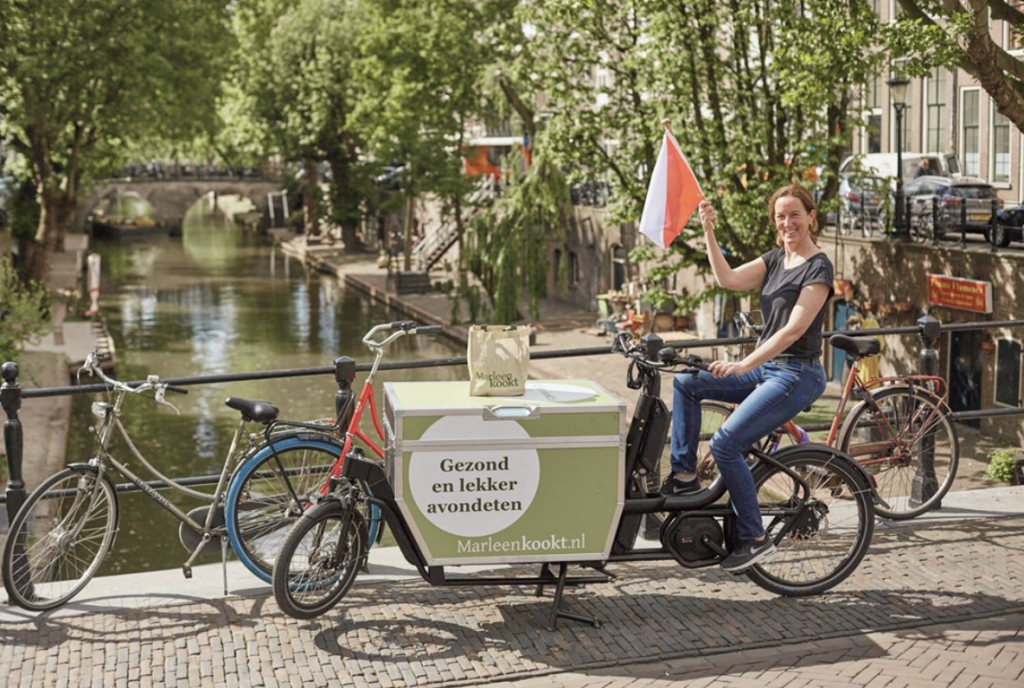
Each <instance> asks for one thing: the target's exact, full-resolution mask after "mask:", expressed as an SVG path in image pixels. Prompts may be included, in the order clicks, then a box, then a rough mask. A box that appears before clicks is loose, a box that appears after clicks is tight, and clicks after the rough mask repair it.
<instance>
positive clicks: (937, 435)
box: [698, 313, 960, 520]
mask: <svg viewBox="0 0 1024 688" xmlns="http://www.w3.org/2000/svg"><path fill="white" fill-rule="evenodd" d="M737 322H738V323H739V324H740V325H741V327H742V329H743V330H744V331H748V332H754V333H757V332H758V331H759V326H758V325H757V324H756V323H755V322H754V320H753V319H752V318H751V317H750V315H749V314H747V313H741V314H738V315H737ZM829 345H830V346H832V347H833V348H835V349H838V350H840V351H844V352H845V353H846V355H847V357H848V359H849V361H850V369H849V372H848V373H847V375H846V379H845V381H844V382H843V391H842V394H841V396H840V398H839V404H838V406H837V407H836V411H835V414H834V415H833V418H832V424H831V426H830V428H829V433H828V437H827V439H826V440H825V444H827V445H829V446H833V447H836V448H838V449H839V450H841V451H842V452H844V453H845V454H848V455H849V456H851V457H852V458H853V459H855V460H856V461H857V462H858V463H859V464H860V465H861V466H862V467H863V468H864V469H865V471H866V472H867V474H868V476H869V478H870V479H871V485H872V489H873V490H874V494H875V511H876V513H878V515H879V516H882V517H884V518H888V519H893V520H905V519H911V518H914V517H916V516H920V515H921V514H923V513H925V512H927V511H929V510H930V509H933V508H935V507H936V506H938V505H939V503H940V502H941V501H942V498H943V497H944V496H945V495H946V493H947V492H949V490H950V488H951V487H952V485H953V480H954V479H955V478H956V471H957V467H958V465H959V461H960V441H959V438H958V436H957V432H956V427H955V426H954V425H953V416H952V411H951V410H950V408H949V406H948V404H947V402H946V399H947V396H948V389H947V387H946V382H945V380H943V379H942V378H941V377H938V376H937V375H897V376H892V377H882V378H877V379H874V380H868V381H864V380H861V378H860V374H859V373H860V362H861V360H862V359H863V358H864V357H866V356H873V355H876V354H877V353H878V351H879V343H878V341H877V340H876V339H874V338H860V337H849V336H846V335H834V336H833V337H832V338H831V339H830V340H829ZM851 398H854V399H857V400H858V403H857V404H856V405H855V406H854V407H853V408H852V409H851V411H850V413H849V415H848V416H845V417H844V413H845V411H846V407H847V405H848V403H849V402H850V400H851ZM701 413H702V427H701V445H700V447H699V454H698V473H699V474H700V475H701V477H702V479H703V480H714V479H716V477H717V469H716V468H715V464H714V459H713V458H712V457H711V451H710V447H709V446H708V443H707V440H708V439H710V437H711V436H712V435H713V434H714V432H715V431H716V430H717V429H718V427H719V426H720V425H721V424H722V423H724V422H725V420H726V419H727V418H728V417H729V415H730V414H731V413H732V407H731V406H730V405H729V404H725V403H722V402H718V401H703V402H701ZM785 439H788V440H789V441H790V442H791V443H793V444H806V443H807V442H809V441H810V439H809V437H808V434H807V432H806V431H805V430H804V429H803V428H801V427H800V426H799V425H797V424H796V423H795V422H794V421H789V422H787V423H785V424H784V425H783V426H782V427H781V428H779V429H778V430H776V431H775V432H774V433H772V434H771V435H770V436H769V437H767V438H766V439H765V441H764V443H763V444H762V446H761V449H762V450H763V451H767V452H769V453H772V452H774V451H776V450H778V449H779V447H780V446H782V444H783V441H784V440H785Z"/></svg>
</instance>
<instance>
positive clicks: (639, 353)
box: [612, 332, 708, 375]
mask: <svg viewBox="0 0 1024 688" xmlns="http://www.w3.org/2000/svg"><path fill="white" fill-rule="evenodd" d="M659 341H660V340H659ZM612 351H613V352H616V353H621V354H622V355H623V356H625V357H626V358H628V359H630V360H631V361H634V362H636V364H637V365H640V366H643V367H644V368H647V369H648V370H655V371H661V372H668V371H675V370H679V372H681V373H690V374H691V375H696V374H697V373H698V372H700V371H701V370H708V363H706V362H705V361H704V359H703V358H701V357H700V356H698V355H696V354H687V355H686V356H684V357H682V358H680V357H679V351H678V350H676V349H674V348H672V347H670V346H666V347H662V348H660V349H658V350H657V351H653V352H652V351H645V347H643V346H641V345H639V344H634V343H633V341H632V337H631V335H630V334H629V333H628V332H620V333H619V334H618V335H617V336H616V337H615V341H614V342H613V343H612ZM680 368H682V369H681V370H680Z"/></svg>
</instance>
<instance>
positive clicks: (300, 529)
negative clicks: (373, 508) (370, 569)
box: [273, 496, 367, 619]
mask: <svg viewBox="0 0 1024 688" xmlns="http://www.w3.org/2000/svg"><path fill="white" fill-rule="evenodd" d="M366 535H367V533H366V522H365V520H364V519H363V516H362V514H361V513H360V512H359V510H358V509H356V508H355V507H354V505H353V504H352V503H351V502H350V501H348V497H347V496H343V497H342V498H341V499H330V500H329V501H327V502H324V503H323V504H320V505H318V506H315V507H313V508H312V509H310V510H309V511H308V512H307V513H306V514H305V515H304V516H303V517H302V518H301V519H299V520H298V521H296V523H295V525H294V526H293V527H292V529H291V530H290V531H289V532H288V536H287V537H286V538H285V539H284V542H283V543H282V545H281V552H280V554H278V557H277V563H276V564H275V565H274V580H273V587H274V599H275V600H277V604H278V605H279V606H280V607H281V610H282V611H284V613H285V614H287V615H288V616H291V617H294V618H296V619H312V618H315V617H317V616H320V615H321V614H324V613H326V612H328V611H330V610H331V609H332V608H333V607H334V605H336V604H337V603H338V602H340V601H341V598H343V597H344V596H345V594H346V593H347V592H348V591H349V588H351V587H352V583H353V582H355V579H356V574H358V573H359V569H360V568H362V566H363V564H364V562H365V561H366V556H367V543H366Z"/></svg>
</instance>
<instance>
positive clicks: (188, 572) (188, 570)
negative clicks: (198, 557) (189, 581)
mask: <svg viewBox="0 0 1024 688" xmlns="http://www.w3.org/2000/svg"><path fill="white" fill-rule="evenodd" d="M181 572H182V573H183V574H185V578H192V564H182V566H181Z"/></svg>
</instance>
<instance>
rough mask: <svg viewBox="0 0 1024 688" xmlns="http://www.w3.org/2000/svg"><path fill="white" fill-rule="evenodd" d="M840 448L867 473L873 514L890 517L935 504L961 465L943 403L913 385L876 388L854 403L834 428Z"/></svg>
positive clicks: (904, 515)
mask: <svg viewBox="0 0 1024 688" xmlns="http://www.w3.org/2000/svg"><path fill="white" fill-rule="evenodd" d="M839 449H840V450H842V451H843V452H845V453H846V454H849V455H850V456H851V457H853V459H854V460H855V461H857V463H859V464H860V465H861V466H862V467H863V468H864V470H865V471H866V472H867V474H868V476H870V478H871V480H872V482H873V483H874V488H875V492H876V494H877V497H878V499H877V502H876V504H875V511H876V512H878V515H879V516H882V517H883V518H889V519H893V520H906V519H911V518H914V517H915V516H920V515H921V514H923V513H924V512H926V511H928V510H929V509H932V508H934V507H935V506H937V505H938V504H939V502H940V501H941V500H942V498H943V497H944V496H945V495H946V493H947V492H949V489H950V487H952V486H953V479H954V478H955V477H956V469H957V466H958V465H959V463H960V440H959V438H958V437H957V434H956V430H955V429H954V428H953V424H952V423H951V422H950V416H949V412H948V410H947V407H946V405H945V404H944V403H943V402H942V401H941V400H940V399H939V398H938V397H936V396H935V395H933V394H931V393H930V392H927V391H925V390H923V389H918V388H916V387H904V386H897V387H888V388H883V389H880V390H876V391H875V392H873V393H872V395H871V399H869V400H867V401H863V402H861V403H860V404H858V405H857V406H856V407H855V408H854V409H853V410H852V411H850V415H849V416H848V417H847V418H846V422H845V423H843V427H842V429H841V430H840V432H839Z"/></svg>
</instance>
